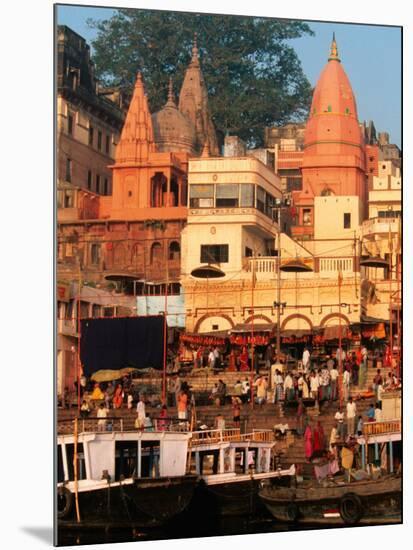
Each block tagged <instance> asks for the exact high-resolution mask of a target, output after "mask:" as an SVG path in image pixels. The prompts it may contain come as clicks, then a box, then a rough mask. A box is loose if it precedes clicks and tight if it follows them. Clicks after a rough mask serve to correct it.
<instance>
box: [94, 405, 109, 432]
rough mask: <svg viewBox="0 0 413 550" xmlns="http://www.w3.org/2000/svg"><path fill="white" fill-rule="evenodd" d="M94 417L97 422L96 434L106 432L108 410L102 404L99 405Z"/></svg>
mask: <svg viewBox="0 0 413 550" xmlns="http://www.w3.org/2000/svg"><path fill="white" fill-rule="evenodd" d="M96 416H97V417H98V418H99V420H98V432H104V431H105V430H106V418H107V416H108V410H107V408H106V407H105V405H104V404H103V403H101V404H100V407H99V408H98V412H97V414H96Z"/></svg>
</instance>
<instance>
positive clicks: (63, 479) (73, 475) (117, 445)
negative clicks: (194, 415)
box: [56, 427, 197, 528]
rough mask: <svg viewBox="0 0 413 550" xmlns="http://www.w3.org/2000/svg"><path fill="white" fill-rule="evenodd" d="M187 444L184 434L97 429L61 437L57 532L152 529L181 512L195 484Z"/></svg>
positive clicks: (58, 468) (59, 445)
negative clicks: (129, 527)
mask: <svg viewBox="0 0 413 550" xmlns="http://www.w3.org/2000/svg"><path fill="white" fill-rule="evenodd" d="M189 439H190V434H188V433H181V432H172V431H157V432H150V431H148V432H145V431H137V430H131V431H122V430H113V431H97V430H96V427H95V429H92V430H90V431H81V432H80V433H79V434H77V435H76V434H73V433H72V434H65V435H59V436H58V442H57V443H58V445H57V447H58V448H57V470H58V471H57V497H56V501H57V502H56V504H57V506H56V507H57V516H58V527H59V528H65V527H66V528H70V527H75V528H79V527H81V526H91V525H95V526H98V525H102V526H106V525H108V524H122V523H123V522H126V523H131V522H136V524H137V525H140V526H153V525H161V524H163V523H165V522H167V521H168V520H170V519H171V518H173V517H174V516H175V515H177V514H179V513H180V512H182V511H183V510H184V509H185V508H186V506H188V504H189V502H190V500H191V498H192V495H193V492H194V489H195V486H196V483H197V476H196V475H187V474H186V468H187V457H188V441H189ZM75 453H76V454H77V460H75ZM75 464H76V466H77V471H76V469H75Z"/></svg>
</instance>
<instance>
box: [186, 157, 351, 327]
mask: <svg viewBox="0 0 413 550" xmlns="http://www.w3.org/2000/svg"><path fill="white" fill-rule="evenodd" d="M188 185H189V207H188V223H187V226H186V228H185V229H184V230H183V233H182V264H181V265H182V285H183V288H184V296H185V309H186V329H187V331H189V332H196V333H211V332H214V331H219V332H221V331H230V330H231V329H233V328H234V327H235V326H236V325H238V324H240V323H247V324H248V323H251V322H252V321H253V322H254V323H257V324H273V323H275V322H276V318H277V308H276V306H275V305H274V302H275V301H276V299H277V295H278V294H277V285H278V280H279V279H278V265H277V261H278V260H277V254H278V248H280V252H281V255H280V258H281V264H280V265H281V268H282V266H284V265H285V264H286V263H287V262H290V261H291V260H296V259H299V260H300V261H302V262H303V263H305V264H306V265H308V266H309V267H310V268H311V270H312V271H310V272H306V273H288V272H283V271H282V270H281V272H280V282H281V289H280V293H281V301H282V303H283V304H284V305H283V306H282V308H281V311H280V323H281V324H280V328H281V331H282V332H283V331H298V332H299V331H311V330H312V329H314V328H317V327H328V326H337V325H339V324H340V323H341V324H342V325H343V326H349V325H351V324H353V323H357V322H359V320H360V315H361V303H360V292H359V289H360V274H359V263H358V258H357V250H356V245H355V237H354V235H355V233H356V232H357V230H358V225H357V224H358V223H359V204H358V202H357V200H356V199H355V198H354V197H350V198H349V200H347V199H348V198H347V197H338V198H336V197H334V200H332V198H331V197H327V198H324V197H323V198H321V199H322V202H323V204H322V205H320V207H321V208H322V210H321V211H320V214H319V215H317V218H316V222H315V225H314V227H315V233H316V235H317V239H314V240H313V241H307V242H306V243H305V246H303V245H301V244H300V243H298V242H297V241H295V240H293V239H292V238H290V237H289V236H288V235H287V234H285V233H282V232H280V245H279V247H278V240H277V239H278V230H279V228H278V224H277V221H276V220H277V210H278V209H277V206H276V205H277V199H278V200H279V199H281V196H282V195H281V183H280V178H279V177H278V176H277V175H276V174H274V173H273V172H272V171H271V170H270V169H269V168H268V167H267V166H265V165H264V164H263V163H261V162H260V161H259V160H257V159H255V158H251V157H247V158H246V157H238V158H234V157H232V158H223V159H217V158H200V159H196V160H195V159H190V160H189V174H188ZM248 200H249V202H248ZM336 201H338V202H336ZM337 205H339V208H340V211H341V212H347V211H349V212H350V213H351V214H352V217H353V222H352V223H353V224H354V225H353V226H351V227H350V228H349V229H347V228H344V227H343V223H339V222H338V221H337V219H340V220H342V218H343V216H337V208H338V206H337ZM283 210H284V209H282V211H283ZM334 223H335V224H336V225H335V226H334V230H333V231H332V227H333V224H334ZM281 225H282V217H281ZM208 264H210V265H212V266H215V267H218V268H219V269H220V270H222V272H223V273H224V276H222V277H221V278H217V279H213V278H211V279H199V278H197V277H194V276H192V275H191V273H192V272H193V270H195V269H197V268H199V267H200V266H205V265H208ZM339 271H340V272H341V277H342V279H341V280H340V292H338V284H339V281H338V275H337V274H338V272H339ZM340 304H341V305H340Z"/></svg>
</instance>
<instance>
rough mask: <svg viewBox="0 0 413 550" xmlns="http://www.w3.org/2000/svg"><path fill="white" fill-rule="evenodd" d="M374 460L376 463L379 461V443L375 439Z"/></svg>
mask: <svg viewBox="0 0 413 550" xmlns="http://www.w3.org/2000/svg"><path fill="white" fill-rule="evenodd" d="M374 461H375V462H376V464H378V462H379V444H378V443H377V441H375V442H374Z"/></svg>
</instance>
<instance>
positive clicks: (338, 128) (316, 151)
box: [294, 36, 367, 238]
mask: <svg viewBox="0 0 413 550" xmlns="http://www.w3.org/2000/svg"><path fill="white" fill-rule="evenodd" d="M302 176H303V188H302V191H298V192H296V193H294V202H295V205H296V206H297V207H298V215H299V218H298V227H296V228H295V230H294V233H295V235H296V236H297V237H298V236H302V235H306V236H307V237H309V238H311V236H314V235H315V232H316V231H315V223H316V220H315V198H316V197H332V196H336V197H354V198H356V199H357V201H356V202H357V204H355V203H354V204H353V205H352V208H353V211H352V213H353V222H354V224H353V223H352V222H351V221H350V227H349V222H348V221H346V223H345V226H346V227H345V229H352V228H353V225H356V222H357V223H360V222H361V221H362V220H363V219H364V218H365V215H366V210H365V209H366V204H367V200H366V198H367V183H366V181H367V180H366V168H365V146H364V139H363V135H362V132H361V129H360V125H359V122H358V116H357V106H356V100H355V97H354V92H353V90H352V88H351V84H350V81H349V79H348V76H347V74H346V73H345V71H344V69H343V66H342V64H341V60H340V58H339V54H338V49H337V43H336V40H335V37H334V36H333V41H332V43H331V48H330V56H329V58H328V62H327V64H326V66H325V67H324V69H323V71H322V72H321V75H320V77H319V79H318V82H317V85H316V87H315V89H314V94H313V100H312V104H311V110H310V114H309V118H308V120H307V125H306V129H305V136H304V154H303V164H302ZM353 202H354V201H353ZM354 209H355V210H354ZM348 213H350V212H348ZM346 219H347V218H346ZM343 229H344V228H343Z"/></svg>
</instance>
